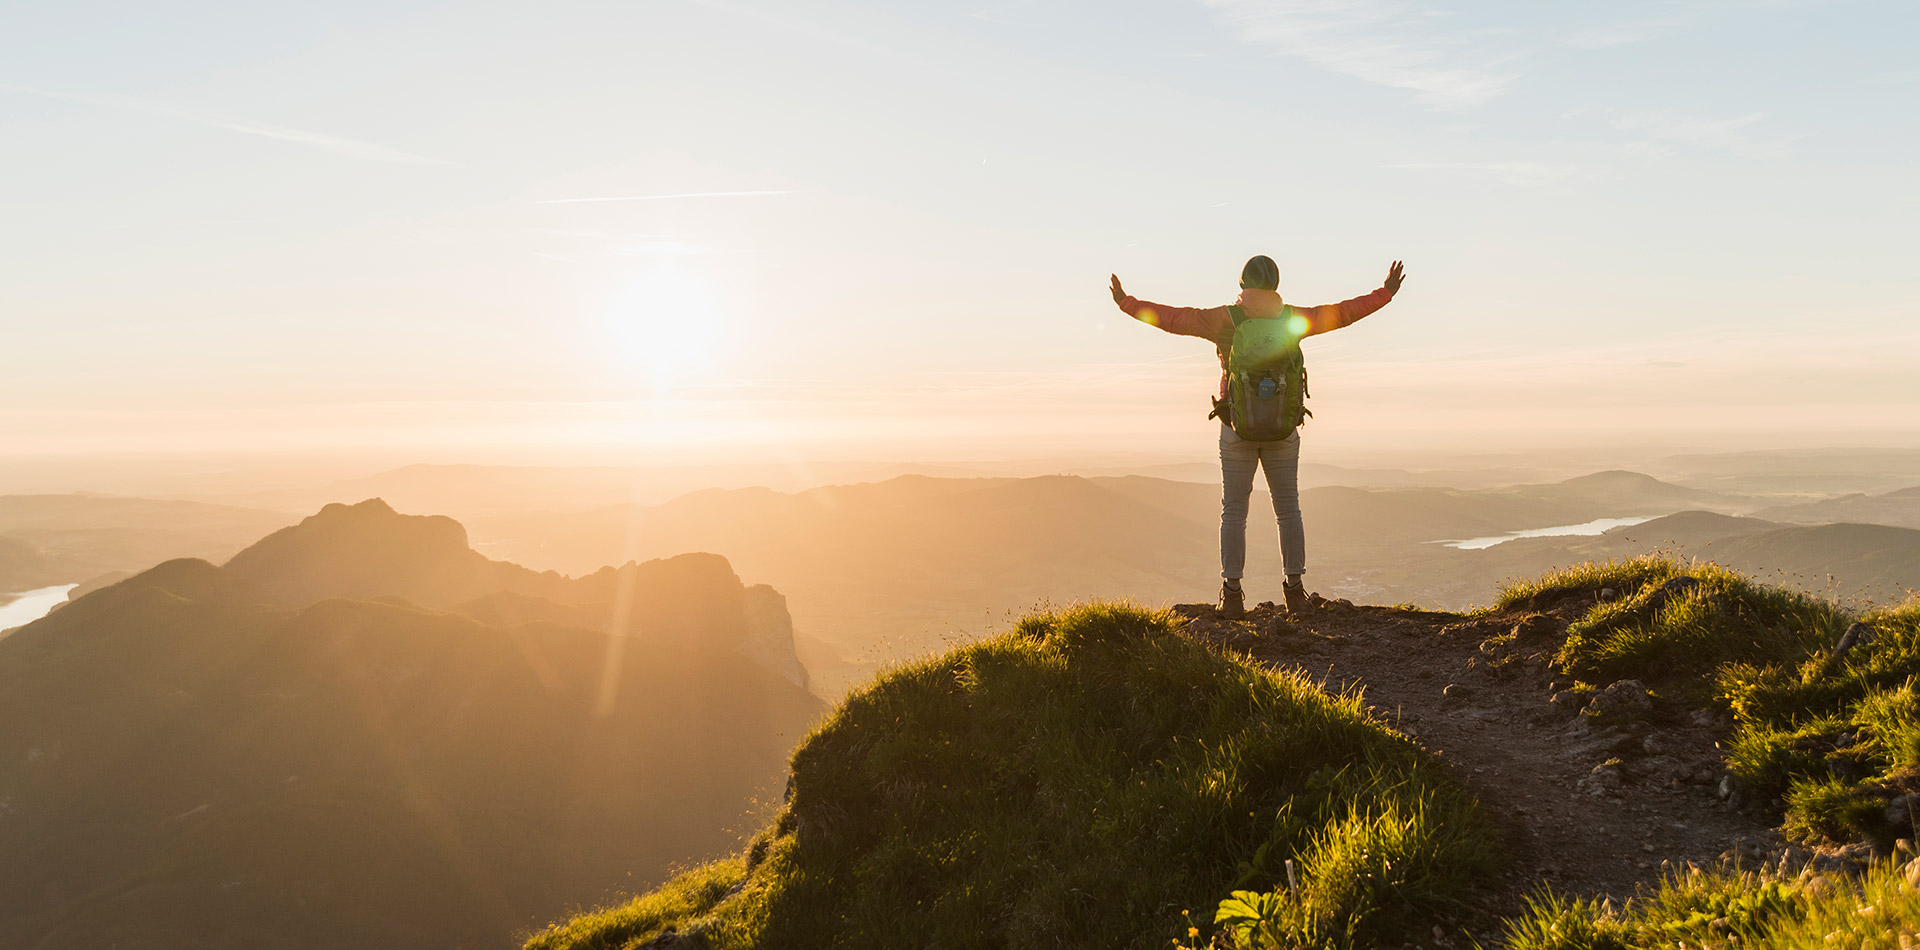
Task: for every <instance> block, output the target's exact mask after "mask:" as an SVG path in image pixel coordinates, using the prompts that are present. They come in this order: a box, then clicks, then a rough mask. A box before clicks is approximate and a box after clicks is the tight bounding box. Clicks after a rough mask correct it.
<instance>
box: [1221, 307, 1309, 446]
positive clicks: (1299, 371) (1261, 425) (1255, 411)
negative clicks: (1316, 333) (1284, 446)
mask: <svg viewBox="0 0 1920 950" xmlns="http://www.w3.org/2000/svg"><path fill="white" fill-rule="evenodd" d="M1227 312H1228V314H1230V315H1231V316H1232V317H1233V345H1232V347H1231V348H1229V349H1228V350H1227V398H1226V399H1225V400H1220V399H1215V400H1214V401H1213V413H1212V414H1211V415H1208V416H1207V418H1209V419H1212V418H1214V417H1216V416H1217V417H1219V418H1221V419H1223V420H1225V421H1226V423H1227V424H1228V425H1230V426H1232V427H1233V431H1234V433H1235V434H1237V435H1239V436H1240V438H1243V439H1246V440H1247V441H1249V442H1277V441H1279V440H1281V439H1284V438H1286V437H1287V436H1290V435H1292V434H1293V430H1294V429H1295V428H1296V427H1297V426H1299V425H1300V424H1301V423H1304V422H1305V421H1306V419H1307V417H1308V416H1311V415H1313V413H1312V412H1310V411H1308V410H1307V396H1308V393H1307V364H1306V357H1305V355H1303V354H1302V353H1301V352H1300V336H1299V334H1297V333H1296V332H1294V329H1293V326H1292V325H1293V324H1294V323H1295V322H1296V321H1294V320H1292V319H1290V318H1289V317H1288V316H1281V317H1277V318H1272V319H1263V318H1255V317H1248V316H1247V312H1246V311H1245V310H1243V309H1241V308H1240V307H1238V306H1232V307H1228V308H1227Z"/></svg>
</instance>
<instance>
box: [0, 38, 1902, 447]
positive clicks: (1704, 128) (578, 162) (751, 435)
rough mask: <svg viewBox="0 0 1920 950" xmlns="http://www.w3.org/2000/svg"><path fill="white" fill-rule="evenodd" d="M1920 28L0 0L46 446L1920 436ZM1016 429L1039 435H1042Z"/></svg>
mask: <svg viewBox="0 0 1920 950" xmlns="http://www.w3.org/2000/svg"><path fill="white" fill-rule="evenodd" d="M1917 39H1920V9H1916V8H1915V7H1914V5H1913V4H1911V3H1910V2H1905V0H1889V2H1880V3H1870V2H1857V3H1856V2H1827V3H1814V2H1800V3H1795V2H1731V0H1729V2H1659V3H1633V2H1626V3H1608V4H1597V3H1594V4H1563V3H1555V4H1543V3H1525V2H1510V3H1486V2H1466V3H1452V4H1445V5H1438V4H1427V3H1424V2H1392V0H1380V2H1366V0H1363V2H1353V3H1334V2H1324V0H1201V2H1156V3H1113V2H1108V3H1091V2H1088V3H1019V2H1000V3H995V2H987V3H977V4H967V3H953V4H933V3H914V4H905V3H895V4H881V3H860V2H842V0H824V2H816V0H785V2H779V3H773V2H760V0H739V2H736V0H716V2H620V3H614V2H609V3H591V2H580V3H553V4H497V3H484V4H483V3H419V2H408V0H382V2H379V3H363V2H344V0H335V2H331V3H326V4H314V3H245V4H242V3H232V2H227V3H199V4H188V3H168V2H154V3H132V2H125V3H90V2H83V0H57V2H55V0H46V2H40V0H10V2H6V3H4V4H0V203H3V205H4V207H5V209H6V213H5V215H4V216H3V217H0V321H4V324H3V325H4V335H3V336H0V367H3V368H4V372H0V452H13V453H44V452H68V451H76V452H77V451H107V450H141V449H147V448H165V447H171V448H189V449H209V450H211V449H233V448H245V447H261V448H299V449H315V448H318V449H325V448H330V447H336V446H338V447H343V448H345V447H359V448H365V447H368V446H398V447H404V449H405V450H407V451H416V450H417V451H418V452H420V453H421V454H422V455H423V456H432V455H436V453H437V454H439V455H458V454H459V453H460V452H462V451H466V450H467V448H468V447H471V446H477V445H483V444H487V443H500V444H507V445H515V446H526V447H533V448H543V447H544V448H545V449H550V450H551V451H553V452H556V453H559V452H563V451H564V450H566V449H568V448H569V447H577V446H582V445H588V446H591V445H626V444H633V445H635V446H638V448H636V449H635V450H634V451H635V453H636V457H641V456H651V457H657V456H660V455H661V454H662V453H666V454H669V455H672V454H675V453H684V452H686V451H688V450H686V449H684V448H681V447H680V446H682V445H683V444H698V445H706V446H715V445H741V444H760V443H762V442H784V443H787V447H788V448H789V449H791V448H792V446H794V445H806V446H813V447H815V448H816V449H818V450H819V451H829V452H830V451H855V450H858V451H861V452H868V453H872V454H878V455H883V456H884V455H885V454H887V453H888V452H891V451H896V450H897V451H898V452H900V453H901V455H902V457H907V456H912V457H916V458H942V457H966V456H976V455H980V454H983V453H985V454H990V453H992V452H996V451H1001V450H1003V449H1004V450H1012V448H1017V449H1018V450H1021V451H1049V450H1055V449H1058V450H1061V451H1067V450H1080V449H1084V448H1089V447H1092V448H1108V449H1113V450H1120V449H1135V448H1137V449H1142V450H1146V449H1155V450H1160V449H1167V450H1173V451H1185V450H1187V449H1189V448H1190V449H1192V450H1193V451H1196V452H1201V453H1204V452H1206V451H1207V450H1208V447H1209V445H1210V443H1211V439H1212V438H1213V430H1211V429H1210V428H1209V427H1208V426H1209V424H1208V423H1205V422H1204V421H1202V418H1201V417H1202V416H1203V415H1204V413H1205V401H1206V395H1207V393H1208V391H1209V389H1210V388H1211V386H1212V382H1213V376H1214V374H1215V369H1214V366H1213V358H1212V354H1211V351H1210V348H1209V347H1208V346H1207V345H1206V344H1204V343H1202V342H1200V341H1197V340H1192V339H1186V338H1175V337H1171V336H1167V335H1165V334H1162V333H1160V332H1159V331H1157V330H1154V329H1152V328H1150V327H1146V326H1144V325H1141V324H1136V323H1133V322H1131V321H1129V320H1127V319H1126V318H1125V317H1124V315H1122V314H1120V313H1119V312H1118V311H1117V310H1116V309H1114V307H1113V305H1112V303H1111V301H1110V300H1109V299H1108V297H1107V293H1106V289H1105V284H1106V279H1107V274H1108V273H1109V272H1118V273H1119V274H1120V276H1121V277H1122V278H1123V279H1124V280H1125V281H1126V284H1127V287H1128V289H1129V290H1130V291H1132V292H1133V293H1135V294H1138V295H1140V296H1142V297H1145V298H1149V299H1153V300H1158V301H1162V302H1166V303H1175V304H1194V305H1216V304H1220V303H1225V302H1227V301H1228V300H1230V299H1231V297H1232V295H1233V293H1234V291H1235V286H1234V285H1235V280H1236V278H1237V275H1238V270H1239V266H1240V264H1241V262H1242V261H1243V260H1244V259H1245V258H1246V257H1248V256H1249V255H1251V254H1255V253H1267V254H1271V255H1272V256H1274V257H1275V258H1276V259H1278V260H1279V262H1280V265H1281V270H1282V277H1281V291H1282V293H1283V294H1284V295H1286V296H1287V297H1288V299H1290V300H1293V301H1295V302H1298V303H1321V302H1326V301H1330V300H1335V299H1340V298H1343V297H1347V296H1353V295H1357V294H1360V293H1364V292H1366V291H1368V290H1371V289H1372V288H1374V287H1376V286H1378V284H1379V282H1380V280H1381V278H1382V277H1383V276H1384V274H1385V272H1386V268H1387V264H1388V263H1389V262H1390V261H1391V260H1393V259H1395V258H1401V259H1404V260H1406V262H1407V267H1408V273H1409V278H1408V282H1407V286H1406V289H1405V291H1403V292H1402V294H1401V295H1400V298H1399V299H1398V300H1396V301H1395V302H1394V303H1393V304H1392V305H1391V306H1390V307H1388V308H1387V309H1385V310H1383V311H1381V312H1380V313H1378V314H1376V315H1374V316H1372V317H1370V318H1368V319H1367V320H1366V321H1364V322H1362V323H1360V324H1358V325H1356V326H1354V327H1352V328H1349V329H1347V330H1344V331H1341V332H1340V333H1338V334H1336V335H1334V336H1331V337H1326V338H1322V339H1318V340H1315V341H1312V342H1310V343H1309V348H1308V358H1309V361H1310V365H1311V366H1312V367H1313V370H1314V376H1313V379H1314V395H1315V399H1314V403H1313V406H1314V408H1315V410H1316V419H1315V420H1314V422H1313V423H1312V425H1311V427H1310V429H1309V434H1310V437H1312V438H1313V439H1315V440H1317V441H1319V442H1320V443H1321V444H1322V445H1323V446H1325V447H1327V449H1328V450H1329V451H1331V450H1334V449H1337V448H1341V447H1345V448H1355V447H1378V446H1382V445H1401V444H1405V445H1426V444H1433V445H1454V446H1472V445H1489V446H1491V445H1494V444H1497V443H1498V442H1500V440H1501V439H1502V438H1504V437H1505V436H1508V435H1512V434H1515V433H1519V434H1526V435H1537V436H1538V437H1540V438H1546V439H1558V440H1561V441H1563V442H1568V443H1573V442H1578V441H1580V440H1582V439H1587V438H1600V437H1603V436H1604V437H1608V438H1614V437H1619V438H1626V437H1641V436H1645V437H1660V438H1668V439H1671V440H1673V441H1675V442H1676V443H1677V444H1701V445H1704V444H1708V443H1715V444H1718V443H1717V442H1716V440H1719V441H1720V442H1725V443H1726V444H1740V445H1747V446H1750V447H1757V448H1764V447H1768V446H1771V445H1792V444H1847V443H1868V442H1887V441H1894V442H1899V441H1903V440H1904V441H1906V442H1908V443H1912V442H1915V441H1920V438H1916V428H1917V427H1920V423H1917V422H1916V420H1920V381H1916V374H1915V373H1914V371H1913V370H1912V364H1913V358H1914V357H1913V354H1914V353H1916V352H1920V329H1916V322H1915V317H1916V305H1915V301H1916V290H1920V269H1917V268H1916V266H1915V263H1914V256H1915V252H1916V250H1920V248H1917V247H1916V244H1920V242H1917V241H1916V239H1915V234H1916V227H1915V224H1914V222H1915V219H1916V212H1920V188H1916V187H1915V185H1916V181H1917V180H1920V176H1916V171H1920V164H1917V163H1916V158H1917V157H1920V108H1916V107H1915V103H1916V101H1920V67H1916V66H1915V65H1914V63H1915V60H1914V58H1913V55H1912V48H1913V45H1914V42H1915V41H1916V40H1917ZM1010 447H1012V448H1010Z"/></svg>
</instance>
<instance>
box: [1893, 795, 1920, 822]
mask: <svg viewBox="0 0 1920 950" xmlns="http://www.w3.org/2000/svg"><path fill="white" fill-rule="evenodd" d="M1915 811H1920V795H1911V794H1909V795H1899V796H1895V798H1894V799H1893V800H1892V801H1890V802H1888V803H1887V811H1886V819H1887V824H1889V825H1892V826H1894V827H1895V828H1909V827H1912V825H1913V813H1914V812H1915Z"/></svg>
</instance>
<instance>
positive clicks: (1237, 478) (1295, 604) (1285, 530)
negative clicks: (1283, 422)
mask: <svg viewBox="0 0 1920 950" xmlns="http://www.w3.org/2000/svg"><path fill="white" fill-rule="evenodd" d="M1405 279H1406V271H1405V269H1404V268H1403V267H1402V266H1401V264H1400V262H1399V261H1394V262H1393V266H1391V267H1389V268H1388V269H1387V280H1386V283H1384V284H1382V285H1381V287H1380V289H1378V290H1375V291H1374V292H1372V293H1370V294H1366V295H1364V296H1360V297H1355V298H1353V299H1352V300H1343V301H1341V302H1339V303H1334V304H1324V305H1322V306H1318V307H1295V306H1293V305H1291V304H1288V303H1286V302H1285V301H1284V300H1282V299H1281V297H1280V265H1278V264H1275V263H1274V262H1273V258H1271V257H1268V256H1266V255H1264V254H1262V255H1260V256H1258V257H1255V258H1253V259H1252V260H1249V261H1247V265H1246V266H1245V267H1244V268H1242V269H1241V270H1240V298H1239V300H1238V302H1237V303H1235V304H1231V305H1228V306H1221V307H1210V308H1196V307H1169V306H1166V305H1163V304H1157V303H1152V302H1150V301H1145V300H1140V299H1138V298H1136V297H1133V296H1131V295H1129V294H1128V293H1127V292H1126V291H1125V290H1124V289H1122V288H1121V286H1120V277H1119V275H1117V274H1116V275H1113V286H1112V290H1113V302H1114V303H1116V304H1118V305H1119V306H1120V309H1121V310H1123V311H1125V312H1126V314H1127V316H1129V317H1132V318H1134V319H1135V320H1138V321H1140V322H1141V323H1145V324H1148V325H1151V326H1156V327H1159V328H1160V329H1162V330H1165V331H1167V332H1168V333H1174V334H1178V335H1180V336H1197V337H1200V338H1201V339H1204V340H1207V341H1209V342H1211V343H1213V346H1214V349H1215V350H1217V351H1219V354H1220V400H1219V401H1216V402H1215V404H1214V405H1215V409H1216V411H1219V410H1220V409H1221V408H1222V406H1223V405H1224V401H1225V400H1226V399H1227V398H1228V390H1227V387H1228V378H1227V369H1228V354H1229V350H1230V348H1231V347H1232V344H1233V339H1234V330H1235V328H1236V327H1237V326H1239V325H1240V324H1241V323H1243V322H1245V321H1247V320H1285V321H1287V324H1286V326H1287V327H1288V328H1289V329H1288V332H1289V333H1291V334H1292V335H1293V336H1294V337H1296V338H1304V337H1309V336H1315V335H1318V334H1321V333H1327V332H1330V331H1333V330H1338V329H1340V328H1341V327H1344V326H1348V325H1350V324H1352V323H1353V322H1354V321H1356V320H1358V319H1360V318H1361V317H1364V316H1366V315H1368V314H1370V313H1372V312H1374V311H1375V310H1378V309H1380V308H1381V307H1384V306H1386V305H1387V302H1388V301H1390V300H1392V299H1393V295H1394V294H1396V293H1398V292H1399V290H1400V283H1401V281H1403V280H1405ZM1257 468H1264V469H1265V471H1266V474H1267V489H1268V490H1269V491H1270V492H1272V494H1273V514H1274V517H1275V519H1276V520H1277V521H1278V522H1279V525H1280V559H1281V562H1282V564H1283V566H1284V569H1285V571H1286V579H1285V581H1284V582H1283V583H1282V585H1281V590H1282V592H1283V593H1284V594H1285V599H1286V604H1287V610H1288V611H1290V612H1293V613H1301V612H1304V611H1305V610H1306V608H1307V590H1306V583H1305V581H1304V580H1303V579H1302V575H1304V574H1305V573H1306V571H1307V534H1306V527H1305V525H1304V524H1302V523H1301V520H1300V432H1299V430H1298V429H1297V428H1296V429H1294V431H1293V432H1292V433H1291V434H1289V435H1288V436H1287V437H1286V438H1284V439H1278V440H1275V441H1271V442H1252V441H1248V440H1246V439H1243V438H1241V437H1240V435H1239V434H1238V433H1236V432H1234V430H1233V426H1232V425H1231V424H1229V422H1228V419H1227V418H1226V416H1225V414H1224V413H1223V414H1222V416H1221V419H1220V483H1221V491H1220V577H1221V585H1220V612H1221V613H1223V614H1225V615H1226V616H1228V617H1236V618H1237V617H1240V616H1242V615H1244V614H1245V612H1246V592H1245V591H1244V590H1243V589H1242V588H1241V586H1240V579H1241V575H1242V574H1243V573H1245V570H1246V561H1247V506H1248V502H1249V500H1250V499H1251V498H1252V495H1253V473H1254V470H1255V469H1257Z"/></svg>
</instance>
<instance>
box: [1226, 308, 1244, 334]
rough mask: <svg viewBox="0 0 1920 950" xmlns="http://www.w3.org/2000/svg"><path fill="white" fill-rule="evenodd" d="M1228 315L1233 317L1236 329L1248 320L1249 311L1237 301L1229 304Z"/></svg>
mask: <svg viewBox="0 0 1920 950" xmlns="http://www.w3.org/2000/svg"><path fill="white" fill-rule="evenodd" d="M1227 316H1229V317H1232V318H1233V326H1234V328H1235V329H1239V327H1240V324H1242V323H1245V322H1247V311H1246V310H1245V309H1244V308H1242V307H1241V306H1240V305H1239V304H1237V303H1236V304H1228V305H1227Z"/></svg>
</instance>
